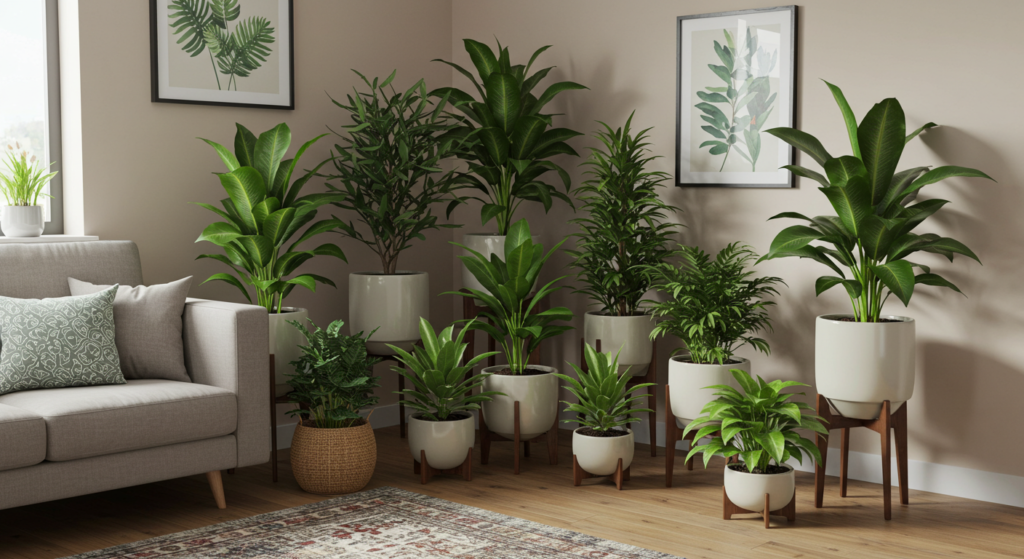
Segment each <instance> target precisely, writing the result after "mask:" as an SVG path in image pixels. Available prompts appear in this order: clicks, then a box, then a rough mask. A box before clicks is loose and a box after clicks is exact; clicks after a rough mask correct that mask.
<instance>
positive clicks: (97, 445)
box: [0, 241, 270, 509]
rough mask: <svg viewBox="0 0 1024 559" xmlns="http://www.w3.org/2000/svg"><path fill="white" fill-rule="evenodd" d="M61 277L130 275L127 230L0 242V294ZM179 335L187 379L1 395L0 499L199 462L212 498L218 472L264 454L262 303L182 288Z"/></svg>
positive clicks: (48, 287)
mask: <svg viewBox="0 0 1024 559" xmlns="http://www.w3.org/2000/svg"><path fill="white" fill-rule="evenodd" d="M68 277H74V278H77V279H80V280H84V281H88V282H91V283H95V284H105V285H109V284H113V283H119V284H122V285H140V284H142V267H141V263H140V261H139V251H138V248H137V247H136V246H135V243H132V242H127V241H95V242H88V243H57V244H2V245H0V296H5V297H18V298H44V297H65V296H68V295H70V294H71V292H70V290H69V289H68V282H67V278H68ZM174 279H177V278H174ZM182 335H183V337H184V347H185V366H186V368H187V370H188V374H189V376H190V377H191V379H192V382H188V383H187V382H175V381H169V380H129V381H128V383H127V384H124V385H112V386H83V387H74V388H57V389H46V390H29V391H24V392H14V393H11V394H5V395H3V396H0V509H5V508H10V507H17V506H22V505H28V504H31V503H38V502H43V501H50V500H54V499H62V498H66V497H73V496H76V495H84V494H87V493H95V492H98V491H107V490H110V489H117V488H121V487H129V486H134V485H139V484H143V483H151V482H154V481H160V480H165V479H172V478H177V477H183V476H190V475H195V474H201V473H206V474H207V478H208V479H209V481H210V485H211V489H212V490H213V493H214V497H215V499H216V502H217V505H218V506H220V507H221V508H223V507H224V494H223V489H222V485H221V478H220V471H221V470H227V469H232V468H238V467H242V466H250V465H254V464H261V463H264V462H266V461H267V460H268V459H269V455H270V417H269V412H268V410H267V401H268V400H269V397H270V393H269V390H270V389H269V382H268V380H267V379H268V377H269V365H268V359H267V337H268V332H267V313H266V310H264V309H263V308H262V307H258V306H252V305H238V304H233V303H223V302H218V301H204V300H199V299H189V300H188V302H187V303H186V305H185V314H184V318H183V334H182Z"/></svg>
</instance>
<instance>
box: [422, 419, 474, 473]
mask: <svg viewBox="0 0 1024 559" xmlns="http://www.w3.org/2000/svg"><path fill="white" fill-rule="evenodd" d="M475 435H476V425H475V422H474V419H473V415H472V414H466V417H465V418H464V419H458V420H455V421H427V420H425V419H420V418H418V417H416V415H415V414H414V415H410V416H409V452H411V453H412V459H413V460H415V461H417V462H419V461H420V451H421V450H422V451H426V454H427V464H430V466H431V467H432V468H436V469H438V470H448V469H451V468H454V467H456V466H458V465H460V464H462V463H463V462H465V461H466V456H468V455H469V450H470V449H471V448H473V440H474V437H475Z"/></svg>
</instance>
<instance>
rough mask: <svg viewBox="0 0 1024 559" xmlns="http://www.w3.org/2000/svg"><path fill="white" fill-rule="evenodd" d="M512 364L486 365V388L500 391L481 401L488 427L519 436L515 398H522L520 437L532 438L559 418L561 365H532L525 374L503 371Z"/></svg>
mask: <svg viewBox="0 0 1024 559" xmlns="http://www.w3.org/2000/svg"><path fill="white" fill-rule="evenodd" d="M508 369H509V366H508V365H495V366H494V367H486V368H484V370H483V373H484V374H487V375H489V376H488V377H487V378H485V379H484V382H483V388H484V390H485V391H487V392H500V393H501V395H500V396H494V397H493V398H492V399H491V401H489V402H484V403H482V404H481V408H482V410H483V411H482V413H483V419H484V421H486V422H487V428H488V429H489V430H490V431H491V432H494V433H497V434H499V435H501V436H503V437H505V438H507V439H512V438H513V437H514V436H515V410H514V408H515V402H517V401H518V402H519V439H520V440H529V439H532V438H535V437H538V436H540V435H542V434H544V433H547V432H548V431H550V430H551V426H552V425H554V424H555V419H557V418H558V377H556V376H555V373H557V372H558V369H555V368H554V367H545V366H543V365H528V366H527V370H526V371H525V372H524V373H523V374H500V373H501V372H503V371H506V370H508Z"/></svg>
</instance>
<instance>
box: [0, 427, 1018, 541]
mask: <svg viewBox="0 0 1024 559" xmlns="http://www.w3.org/2000/svg"><path fill="white" fill-rule="evenodd" d="M570 438H571V437H570V436H569V432H568V431H562V436H561V448H560V449H559V463H558V465H557V466H548V465H547V461H546V459H545V458H544V456H546V452H542V451H541V449H536V451H535V452H534V454H533V457H532V458H529V459H525V460H524V461H523V467H522V474H521V475H519V476H513V475H512V465H511V462H512V460H511V445H510V444H509V443H495V444H494V445H493V446H492V456H491V463H490V465H488V466H480V464H479V461H480V453H479V452H477V453H476V455H475V457H474V458H475V462H476V463H475V464H474V465H473V481H472V482H465V481H463V480H462V479H461V478H456V477H452V476H438V477H435V478H434V480H433V481H431V482H430V483H429V484H427V485H420V484H419V481H418V477H417V476H414V475H413V473H412V459H411V457H410V455H409V451H408V448H407V446H406V443H405V441H403V440H401V439H399V438H398V430H397V427H391V428H387V429H380V430H378V431H377V445H378V463H377V471H376V473H375V475H374V477H373V480H372V481H371V482H370V485H369V487H368V488H373V487H380V486H386V485H390V486H394V487H400V488H403V489H407V490H410V491H416V492H419V493H423V494H426V495H432V496H435V497H440V498H442V499H447V500H449V501H455V502H458V503H463V504H467V505H471V506H475V507H480V508H484V509H488V510H492V511H496V512H499V513H504V514H508V515H512V516H517V517H520V518H526V519H529V520H533V521H536V522H541V523H544V524H549V525H552V526H558V527H562V528H567V529H570V530H575V531H577V532H583V533H586V534H590V535H593V536H597V537H601V538H606V539H611V540H616V541H620V542H625V543H629V544H633V545H637V546H641V547H646V548H650V549H655V550H658V551H664V552H667V553H671V554H674V555H678V556H682V557H688V558H690V559H697V558H702V557H707V558H735V557H815V558H836V557H847V558H860V557H877V558H883V559H887V558H893V559H895V558H913V557H926V558H938V557H971V558H996V557H1024V509H1019V508H1015V507H1009V506H1003V505H994V504H990V503H984V502H980V501H972V500H968V499H960V498H957V497H947V496H944V495H936V494H933V493H925V492H922V491H911V492H910V503H911V504H910V505H909V506H901V505H899V504H898V500H897V501H895V502H894V505H893V515H892V520H891V521H889V522H886V521H885V520H883V519H882V502H881V493H882V491H881V486H880V485H876V484H870V483H863V482H858V481H851V482H850V488H849V497H847V498H845V499H843V498H840V497H839V486H838V480H837V478H831V477H830V478H827V480H828V487H827V489H826V493H825V508H822V509H815V508H814V496H813V492H814V479H813V476H812V475H811V474H809V473H802V472H797V519H796V522H795V523H792V524H787V523H786V522H785V519H783V518H781V517H775V518H773V519H772V528H771V529H770V530H765V529H764V528H763V524H762V521H761V519H760V517H759V516H754V515H743V516H740V517H737V519H735V520H731V521H725V520H722V472H721V468H722V464H721V462H720V461H716V462H714V463H713V464H712V467H711V468H710V469H709V470H706V471H705V470H704V469H703V468H702V467H701V466H700V465H699V464H698V465H697V466H696V467H695V469H694V470H693V471H692V472H688V471H686V470H685V467H684V466H683V465H682V459H681V458H680V459H677V460H676V464H677V467H676V476H675V484H674V485H675V486H674V487H673V488H671V489H666V488H665V485H664V463H665V458H664V452H663V450H664V449H659V454H660V456H658V458H651V457H650V452H649V450H648V448H647V447H646V446H644V445H637V453H636V459H635V460H634V462H633V468H632V479H631V480H630V481H629V482H627V484H626V485H625V488H624V490H623V491H621V492H620V491H616V490H615V487H614V485H612V483H611V482H610V481H608V480H606V479H592V480H586V481H584V482H583V487H573V485H572V449H571V444H570ZM285 457H287V453H285ZM224 485H225V488H226V493H227V501H228V508H227V510H223V511H222V510H218V509H217V508H216V506H215V504H214V502H213V498H212V497H211V495H210V491H209V488H208V486H207V484H206V479H205V477H204V476H193V477H189V478H182V479H177V480H171V481H165V482H160V483H153V484H149V485H144V486H140V487H134V488H128V489H121V490H117V491H110V492H106V493H100V494H96V495H87V496H83V497H76V498H73V499H65V500H62V501H57V502H52V503H42V504H38V505H32V506H28V507H21V508H17V509H10V510H4V511H0V557H2V558H3V559H14V558H19V559H20V558H26V559H27V558H31V559H44V558H52V557H63V556H65V555H72V554H75V553H81V552H85V551H90V550H94V549H99V548H103V547H108V546H112V545H117V544H121V543H126V542H132V541H137V540H142V539H146V538H150V537H153V536H159V535H162V534H169V533H174V532H179V531H182V530H187V529H191V528H198V527H201V526H207V525H210V524H215V523H218V522H223V521H226V520H232V519H236V518H244V517H247V516H252V515H255V514H259V513H264V512H271V511H276V510H280V509H283V508H287V507H293V506H296V505H301V504H304V503H309V502H313V501H318V500H321V499H322V498H321V497H318V496H315V495H310V494H308V493H304V492H303V491H302V490H301V489H299V487H298V485H297V484H296V483H295V480H294V479H293V478H292V476H291V472H290V470H289V467H288V462H287V460H286V459H284V460H282V462H281V481H280V482H278V483H277V484H274V483H272V482H271V481H270V465H269V464H266V465H262V466H258V467H253V468H245V469H242V470H239V471H238V472H237V473H236V474H235V475H231V476H227V475H226V476H224ZM893 496H894V497H896V492H895V491H894V492H893Z"/></svg>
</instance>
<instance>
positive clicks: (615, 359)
mask: <svg viewBox="0 0 1024 559" xmlns="http://www.w3.org/2000/svg"><path fill="white" fill-rule="evenodd" d="M583 352H584V359H585V360H586V362H587V368H588V369H589V372H585V371H583V369H581V368H580V367H579V366H578V365H576V364H575V363H570V365H571V366H572V368H573V369H574V370H575V371H576V376H577V377H578V380H577V379H575V378H572V377H570V376H568V375H563V374H561V373H555V376H556V377H558V378H560V379H562V380H564V381H565V382H567V383H568V384H567V385H566V389H568V390H569V392H572V394H573V395H574V396H576V398H577V399H578V400H579V403H572V402H566V401H563V402H562V403H563V404H565V405H566V406H568V407H566V408H565V411H567V412H572V413H575V414H577V417H576V418H575V419H563V420H562V423H579V424H580V426H581V427H590V428H591V429H593V430H595V431H599V432H601V433H606V432H608V431H609V430H612V429H617V428H619V427H625V426H627V425H629V424H630V423H635V422H637V421H640V418H639V417H636V416H635V415H631V414H640V413H649V412H651V411H652V410H649V409H646V408H645V409H632V407H633V404H635V403H637V402H642V401H643V399H644V398H645V397H648V396H650V394H641V395H639V396H631V394H633V392H636V391H637V390H642V389H644V388H647V387H648V386H654V384H653V383H647V384H637V385H634V386H629V387H627V386H626V385H627V383H629V381H630V380H631V379H632V378H633V377H632V376H631V375H629V374H628V371H627V372H625V373H623V374H621V375H620V374H619V356H618V355H617V354H615V355H613V354H612V353H611V352H608V353H598V352H597V351H596V350H595V349H594V348H592V347H590V345H589V344H587V345H586V346H585V347H584V349H583Z"/></svg>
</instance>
